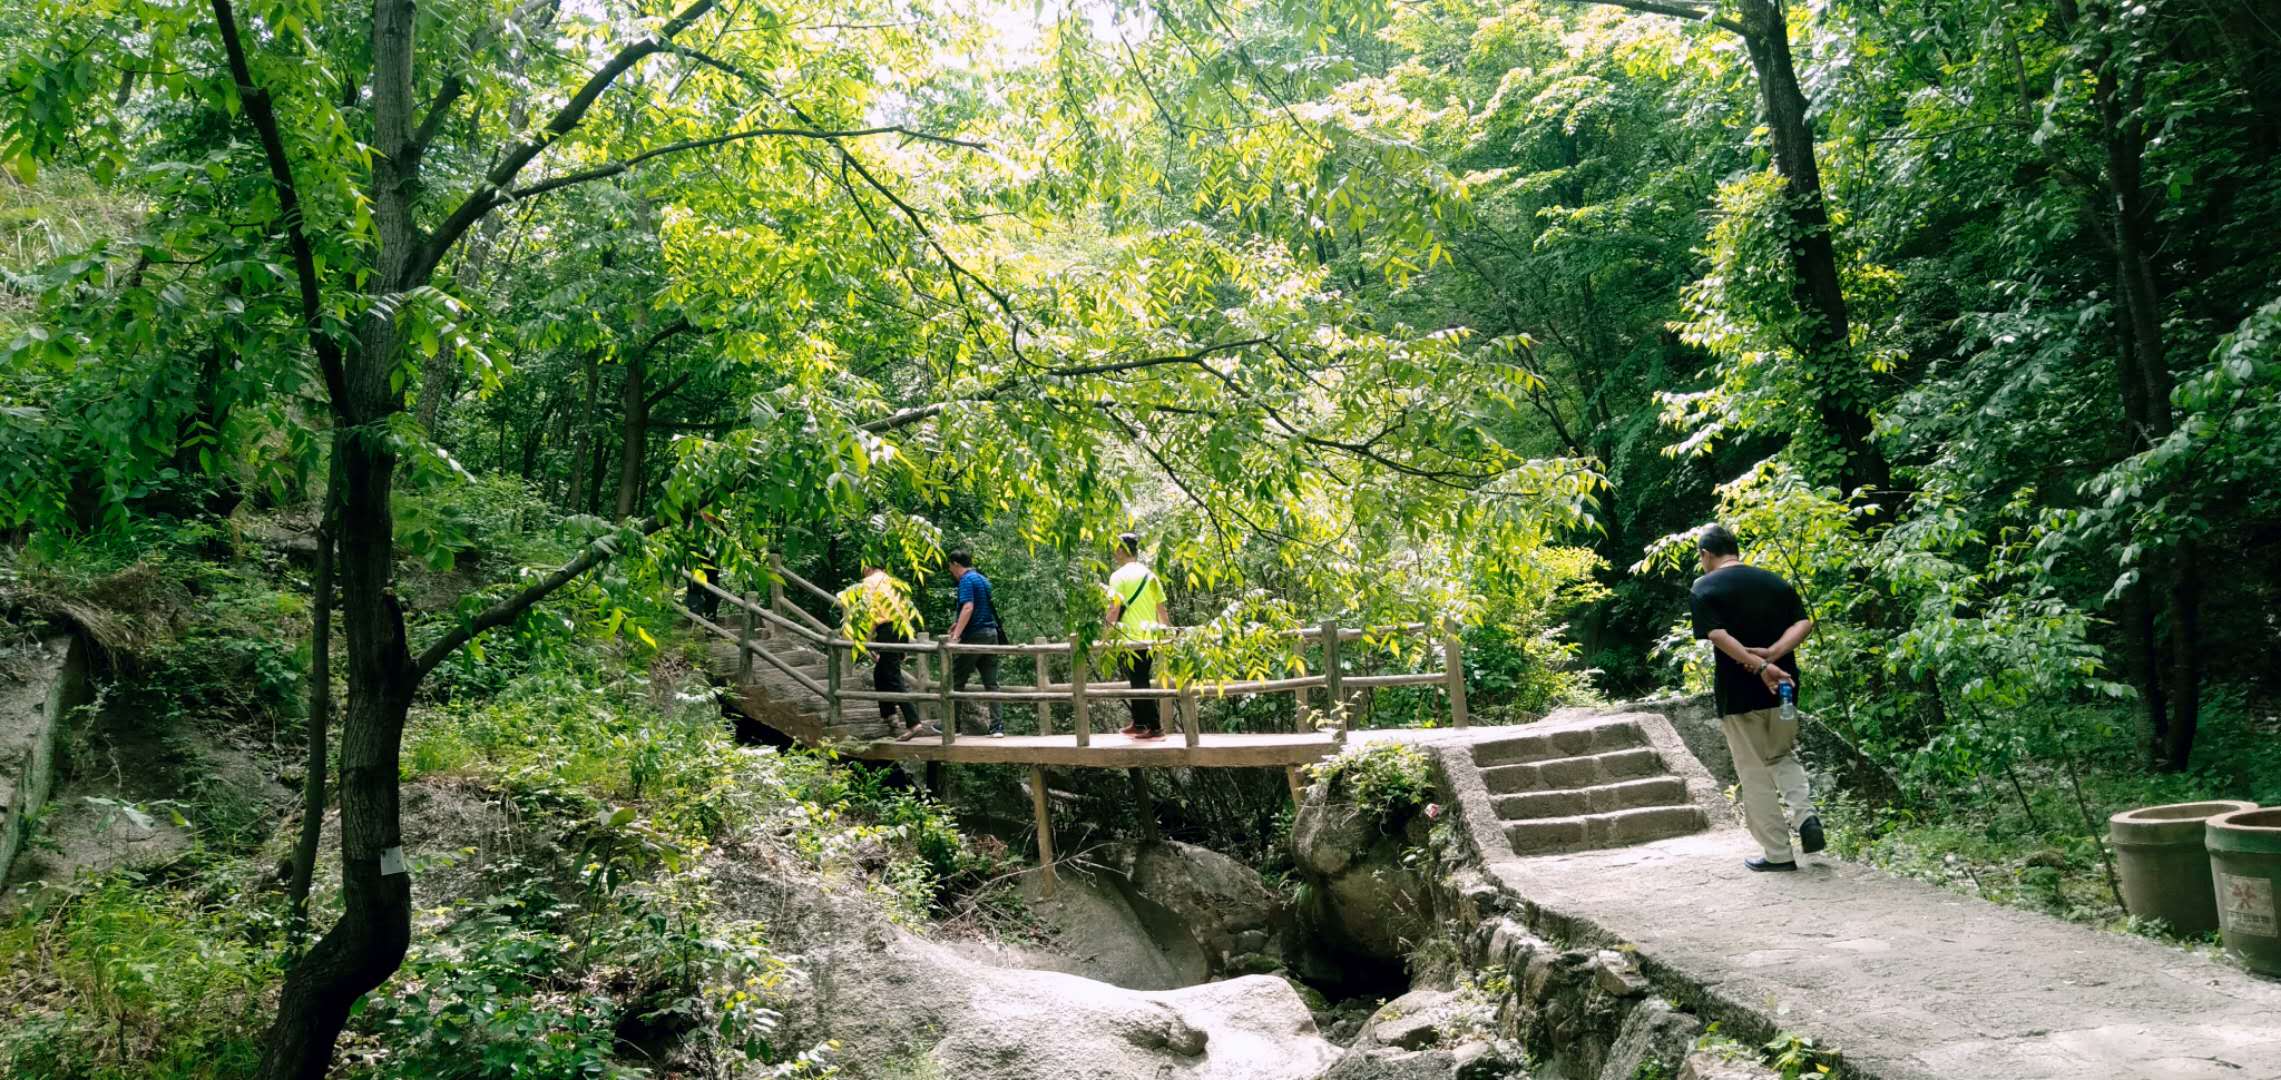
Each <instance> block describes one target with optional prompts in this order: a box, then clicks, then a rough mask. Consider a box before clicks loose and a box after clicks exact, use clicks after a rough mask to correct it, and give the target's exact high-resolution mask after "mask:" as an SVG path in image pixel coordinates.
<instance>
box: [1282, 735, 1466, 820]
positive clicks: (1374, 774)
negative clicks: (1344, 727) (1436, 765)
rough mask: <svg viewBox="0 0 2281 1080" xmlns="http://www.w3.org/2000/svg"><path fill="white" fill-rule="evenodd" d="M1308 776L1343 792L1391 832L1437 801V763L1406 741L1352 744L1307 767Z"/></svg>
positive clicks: (1334, 790) (1335, 790)
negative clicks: (1435, 770)
mask: <svg viewBox="0 0 2281 1080" xmlns="http://www.w3.org/2000/svg"><path fill="white" fill-rule="evenodd" d="M1307 775H1308V776H1310V777H1312V778H1313V779H1314V780H1315V781H1317V782H1319V783H1324V784H1328V785H1330V789H1331V790H1332V791H1333V792H1338V793H1343V794H1345V795H1346V797H1347V798H1348V799H1350V800H1352V801H1353V802H1354V805H1355V806H1356V807H1357V808H1359V809H1360V810H1361V811H1362V812H1363V813H1364V814H1367V815H1369V816H1370V818H1371V819H1372V820H1373V821H1376V822H1377V823H1378V827H1379V828H1380V829H1383V830H1385V831H1388V832H1392V831H1394V830H1395V829H1397V828H1399V827H1401V826H1402V825H1403V824H1404V823H1405V822H1407V821H1408V820H1409V819H1410V816H1411V815H1413V814H1415V813H1417V812H1418V811H1419V810H1422V809H1424V808H1425V806H1426V804H1427V803H1428V802H1431V801H1432V800H1433V794H1434V777H1433V760H1432V759H1431V758H1429V757H1427V756H1426V753H1425V752H1424V751H1422V750H1419V749H1418V748H1417V747H1414V746H1408V745H1404V744H1402V743H1372V744H1368V745H1364V746H1351V747H1348V748H1347V749H1345V750H1343V751H1340V752H1339V754H1338V755H1337V756H1336V757H1332V758H1330V759H1329V760H1326V761H1322V762H1318V763H1316V764H1314V765H1310V766H1308V767H1307Z"/></svg>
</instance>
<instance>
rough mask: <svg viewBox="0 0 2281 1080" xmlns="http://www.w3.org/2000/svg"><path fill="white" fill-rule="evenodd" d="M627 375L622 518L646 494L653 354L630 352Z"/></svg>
mask: <svg viewBox="0 0 2281 1080" xmlns="http://www.w3.org/2000/svg"><path fill="white" fill-rule="evenodd" d="M625 368H626V378H625V382H624V383H623V384H621V385H620V386H619V389H618V407H619V408H620V410H622V411H623V412H624V414H625V423H624V425H623V427H621V428H620V429H619V433H618V520H620V521H623V520H625V519H627V518H629V517H632V516H633V515H634V506H635V505H636V504H637V503H638V502H639V501H640V499H641V494H642V469H643V468H644V466H645V464H646V463H645V462H644V460H643V454H644V452H645V451H646V450H647V449H648V448H649V356H648V350H647V349H643V348H640V347H638V346H637V347H636V348H634V349H632V350H630V351H628V352H627V353H626V361H625Z"/></svg>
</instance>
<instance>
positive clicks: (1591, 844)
mask: <svg viewBox="0 0 2281 1080" xmlns="http://www.w3.org/2000/svg"><path fill="white" fill-rule="evenodd" d="M1709 824H1710V822H1709V820H1708V819H1707V818H1705V817H1704V816H1703V808H1702V807H1699V806H1693V805H1689V806H1645V807H1640V808H1638V809H1633V810H1616V811H1611V812H1609V813H1605V814H1578V815H1575V816H1573V817H1557V818H1539V819H1536V820H1534V821H1510V822H1506V823H1505V838H1506V839H1507V840H1510V841H1512V844H1513V852H1514V853H1515V854H1518V855H1551V854H1556V853H1558V852H1563V851H1582V850H1585V849H1587V848H1607V847H1623V846H1625V845H1627V844H1644V843H1646V842H1648V841H1650V840H1661V839H1664V838H1665V837H1670V836H1685V835H1686V834H1688V833H1692V832H1700V831H1702V830H1703V829H1704V828H1705V827H1707V826H1708V825H1709Z"/></svg>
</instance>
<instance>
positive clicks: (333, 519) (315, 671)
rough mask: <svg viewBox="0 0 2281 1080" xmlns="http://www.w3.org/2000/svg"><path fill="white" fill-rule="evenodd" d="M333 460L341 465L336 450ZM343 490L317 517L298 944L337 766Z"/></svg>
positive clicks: (296, 889) (295, 920)
mask: <svg viewBox="0 0 2281 1080" xmlns="http://www.w3.org/2000/svg"><path fill="white" fill-rule="evenodd" d="M334 441H335V442H336V443H338V441H339V440H338V438H337V437H336V439H335V440H334ZM332 460H333V461H334V462H335V463H338V462H339V461H340V450H339V447H338V446H337V445H336V446H335V447H334V451H333V455H332ZM340 487H341V485H340V470H339V469H338V468H337V467H336V468H334V469H333V470H332V475H331V477H330V479H328V480H327V481H326V485H325V496H324V510H323V511H322V512H321V513H319V514H318V515H317V560H316V566H315V568H314V569H313V571H312V573H311V574H310V575H309V592H310V601H309V607H310V612H309V769H308V772H307V774H306V775H305V777H304V778H303V780H302V782H301V835H300V837H299V839H298V840H297V841H296V842H295V843H294V845H293V880H292V883H291V885H290V887H289V888H288V889H287V891H286V897H287V902H288V906H289V909H290V914H289V915H288V920H289V921H288V926H289V928H290V934H291V937H292V939H293V940H294V941H295V942H296V943H298V942H299V941H300V940H301V938H302V936H303V935H304V934H306V933H307V932H308V928H309V883H310V881H312V880H313V879H314V878H315V877H316V871H317V842H318V841H319V840H320V839H322V838H323V836H324V833H325V801H326V799H325V778H326V775H327V773H328V772H329V771H330V768H331V764H332V762H331V760H330V757H331V755H330V752H329V751H328V749H327V747H326V737H327V735H328V734H329V731H330V728H331V726H332V721H333V658H332V652H333V536H334V535H335V534H336V533H338V532H339V531H340V519H339V516H338V512H337V511H336V509H335V503H334V497H335V496H334V493H335V492H338V491H339V490H340Z"/></svg>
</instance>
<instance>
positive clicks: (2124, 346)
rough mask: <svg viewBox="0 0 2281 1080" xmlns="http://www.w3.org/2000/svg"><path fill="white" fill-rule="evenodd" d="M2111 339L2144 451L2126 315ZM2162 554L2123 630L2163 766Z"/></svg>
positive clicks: (2149, 563)
mask: <svg viewBox="0 0 2281 1080" xmlns="http://www.w3.org/2000/svg"><path fill="white" fill-rule="evenodd" d="M2115 286H2116V288H2115V292H2116V295H2122V294H2124V293H2126V292H2128V291H2129V290H2128V288H2127V287H2126V286H2125V285H2124V284H2123V281H2122V277H2121V260H2119V259H2118V260H2116V279H2115ZM2119 322H2120V323H2121V325H2119V326H2118V327H2117V330H2118V333H2117V334H2116V340H2115V374H2116V379H2115V382H2116V388H2117V390H2118V392H2119V394H2120V397H2121V399H2122V406H2123V428H2124V430H2125V431H2126V432H2127V434H2128V441H2127V443H2126V444H2125V445H2126V446H2127V447H2128V449H2129V451H2130V452H2134V453H2135V452H2137V451H2140V450H2144V449H2146V448H2147V446H2149V445H2151V444H2152V441H2153V437H2152V434H2151V432H2150V430H2149V424H2148V421H2147V413H2148V411H2149V407H2148V405H2147V400H2146V380H2145V378H2144V377H2143V376H2141V375H2140V374H2139V364H2138V347H2137V345H2136V344H2135V342H2136V338H2135V336H2134V334H2133V331H2132V329H2131V327H2130V326H2129V322H2130V320H2129V317H2128V313H2127V311H2125V312H2123V318H2122V319H2120V320H2119ZM2162 578H2163V574H2162V570H2161V562H2160V556H2159V555H2157V554H2154V553H2148V554H2147V555H2145V556H2143V557H2142V560H2141V564H2140V571H2139V580H2138V581H2137V582H2135V583H2133V584H2132V585H2131V587H2130V588H2128V589H2125V590H2123V595H2122V619H2121V627H2122V633H2123V639H2124V645H2123V647H2124V652H2125V655H2126V657H2127V667H2128V671H2129V673H2130V680H2131V683H2132V685H2134V686H2136V687H2137V688H2138V693H2139V704H2140V706H2141V707H2142V709H2143V712H2144V716H2145V718H2146V721H2145V722H2146V728H2145V730H2144V731H2143V732H2142V733H2141V734H2142V735H2143V736H2144V737H2145V740H2146V745H2147V746H2148V747H2149V755H2150V756H2149V758H2148V760H2151V761H2154V762H2158V763H2159V762H2161V761H2163V760H2165V758H2166V757H2167V755H2168V749H2167V748H2168V746H2169V731H2170V711H2169V704H2168V701H2169V699H2168V696H2167V695H2165V694H2164V693H2163V677H2164V670H2163V669H2164V666H2165V665H2164V663H2163V654H2162V636H2161V633H2160V632H2159V629H2158V628H2157V626H2156V625H2155V604H2154V600H2153V595H2152V594H2153V588H2154V583H2155V582H2157V581H2160V580H2162Z"/></svg>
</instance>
